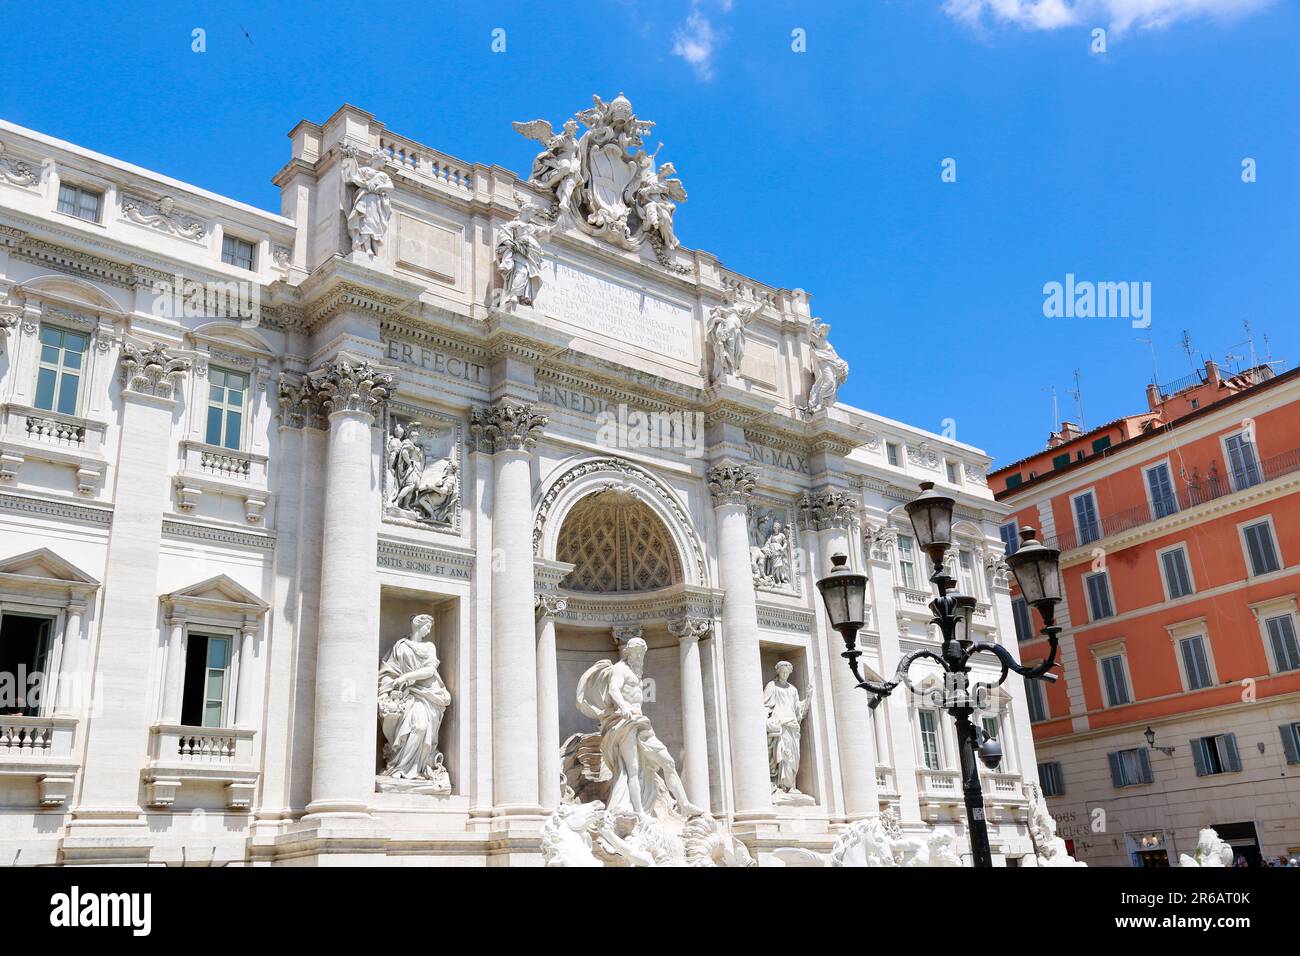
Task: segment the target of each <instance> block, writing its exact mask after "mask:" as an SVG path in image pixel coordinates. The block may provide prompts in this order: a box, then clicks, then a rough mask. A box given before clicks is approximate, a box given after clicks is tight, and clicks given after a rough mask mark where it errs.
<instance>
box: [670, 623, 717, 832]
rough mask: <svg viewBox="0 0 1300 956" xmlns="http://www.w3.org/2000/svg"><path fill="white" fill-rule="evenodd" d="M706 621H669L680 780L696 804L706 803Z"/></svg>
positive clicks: (707, 766) (704, 804) (708, 628)
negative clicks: (678, 701) (678, 696)
mask: <svg viewBox="0 0 1300 956" xmlns="http://www.w3.org/2000/svg"><path fill="white" fill-rule="evenodd" d="M710 629H711V625H710V624H709V622H708V621H703V620H696V619H693V618H682V619H681V620H680V621H670V622H669V624H668V630H669V632H670V633H671V634H672V635H673V636H674V637H676V638H677V652H678V660H679V662H680V664H681V680H682V743H683V745H684V749H685V751H686V753H685V756H684V759H683V760H682V783H683V784H684V785H685V787H686V796H688V797H689V798H690V800H691V803H693V804H695V805H696V806H697V807H705V808H707V807H708V806H709V802H710V801H709V733H708V728H707V725H706V724H705V722H704V673H703V671H702V670H701V669H700V639H701V638H702V637H704V636H705V635H706V634H708V633H709V630H710Z"/></svg>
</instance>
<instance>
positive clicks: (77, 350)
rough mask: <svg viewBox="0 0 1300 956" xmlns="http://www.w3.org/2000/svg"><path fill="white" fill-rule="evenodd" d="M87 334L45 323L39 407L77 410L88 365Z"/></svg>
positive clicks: (39, 368)
mask: <svg viewBox="0 0 1300 956" xmlns="http://www.w3.org/2000/svg"><path fill="white" fill-rule="evenodd" d="M87 341H88V340H87V338H86V336H85V335H83V334H82V333H80V332H67V331H64V330H63V329H58V328H55V327H54V326H51V325H42V326H41V354H40V359H39V361H38V364H37V370H36V407H37V408H43V409H45V410H46V411H48V412H59V413H60V414H63V415H75V414H77V394H78V392H79V391H80V389H81V375H82V370H83V369H84V368H85V359H86V344H87Z"/></svg>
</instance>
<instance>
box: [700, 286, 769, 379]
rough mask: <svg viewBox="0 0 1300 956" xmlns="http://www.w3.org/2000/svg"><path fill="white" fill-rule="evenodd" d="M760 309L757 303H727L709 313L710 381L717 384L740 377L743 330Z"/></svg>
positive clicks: (743, 347) (742, 355) (742, 354)
mask: <svg viewBox="0 0 1300 956" xmlns="http://www.w3.org/2000/svg"><path fill="white" fill-rule="evenodd" d="M759 308H760V306H759V304H758V303H757V302H729V303H727V304H726V305H720V306H717V307H716V308H713V309H710V310H709V324H708V327H707V328H706V330H705V334H706V336H707V337H708V340H709V345H710V346H711V347H712V348H713V368H712V370H711V374H710V381H713V382H720V381H722V380H723V379H724V378H725V377H726V376H728V375H739V374H740V363H741V361H742V360H743V359H744V357H745V345H746V343H747V337H746V333H745V326H746V325H748V324H749V320H750V319H752V318H753V317H754V314H755V313H756V312H758V310H759Z"/></svg>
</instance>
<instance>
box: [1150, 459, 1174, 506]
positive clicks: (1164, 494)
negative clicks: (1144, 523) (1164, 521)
mask: <svg viewBox="0 0 1300 956" xmlns="http://www.w3.org/2000/svg"><path fill="white" fill-rule="evenodd" d="M1146 479H1147V492H1148V493H1149V494H1150V496H1151V517H1152V518H1156V519H1159V518H1167V517H1169V515H1171V514H1173V513H1174V512H1176V511H1177V510H1178V497H1177V495H1176V494H1175V493H1174V482H1173V478H1172V477H1171V476H1170V474H1169V463H1168V462H1164V461H1162V462H1159V463H1158V464H1155V465H1152V466H1151V467H1150V468H1148V469H1146Z"/></svg>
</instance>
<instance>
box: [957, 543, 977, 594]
mask: <svg viewBox="0 0 1300 956" xmlns="http://www.w3.org/2000/svg"><path fill="white" fill-rule="evenodd" d="M957 577H958V578H960V579H961V590H962V593H963V594H969V595H970V596H971V597H976V598H977V597H979V582H978V581H977V580H976V578H975V556H974V555H973V554H971V553H970V552H969V551H966V550H964V549H963V550H961V551H958V552H957Z"/></svg>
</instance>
